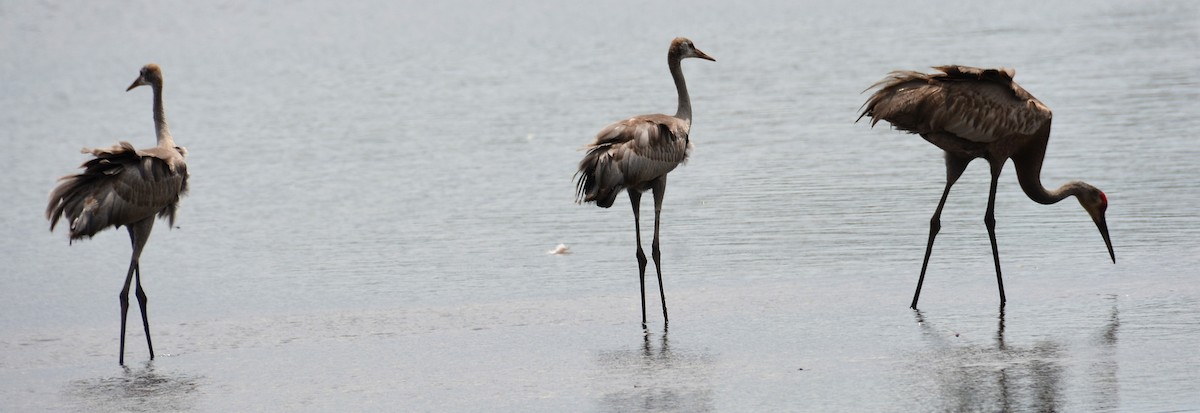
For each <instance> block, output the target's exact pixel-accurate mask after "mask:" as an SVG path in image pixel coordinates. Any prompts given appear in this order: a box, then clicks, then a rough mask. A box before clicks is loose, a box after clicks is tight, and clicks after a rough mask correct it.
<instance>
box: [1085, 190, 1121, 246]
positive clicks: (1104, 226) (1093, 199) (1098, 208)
mask: <svg viewBox="0 0 1200 413" xmlns="http://www.w3.org/2000/svg"><path fill="white" fill-rule="evenodd" d="M1084 185H1087V184H1084ZM1084 188H1085V190H1084V191H1082V192H1080V193H1078V194H1076V195H1075V198H1076V199H1078V200H1079V204H1080V205H1083V209H1084V210H1086V211H1087V212H1088V215H1091V216H1092V222H1095V223H1096V228H1097V229H1099V230H1100V236H1101V237H1104V245H1105V246H1107V247H1108V257H1109V258H1111V259H1112V262H1113V263H1114V264H1116V263H1117V256H1116V254H1114V253H1113V247H1112V240H1110V239H1109V238H1108V221H1106V220H1105V219H1104V211H1105V210H1107V209H1108V197H1107V196H1105V195H1104V192H1103V191H1101V190H1099V189H1096V187H1093V186H1091V185H1087V186H1085V187H1084Z"/></svg>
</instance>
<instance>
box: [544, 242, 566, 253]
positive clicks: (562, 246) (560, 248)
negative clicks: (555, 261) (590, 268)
mask: <svg viewBox="0 0 1200 413" xmlns="http://www.w3.org/2000/svg"><path fill="white" fill-rule="evenodd" d="M546 253H547V254H550V255H567V254H570V253H571V247H568V246H567V244H558V246H557V247H554V249H552V250H550V251H546Z"/></svg>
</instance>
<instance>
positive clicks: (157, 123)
mask: <svg viewBox="0 0 1200 413" xmlns="http://www.w3.org/2000/svg"><path fill="white" fill-rule="evenodd" d="M150 87H151V88H152V89H154V135H155V136H156V137H157V138H158V146H162V147H168V148H173V147H175V140H174V139H172V138H171V129H170V128H169V127H168V126H167V112H166V110H165V109H163V98H162V89H163V86H162V83H153V84H151V85H150Z"/></svg>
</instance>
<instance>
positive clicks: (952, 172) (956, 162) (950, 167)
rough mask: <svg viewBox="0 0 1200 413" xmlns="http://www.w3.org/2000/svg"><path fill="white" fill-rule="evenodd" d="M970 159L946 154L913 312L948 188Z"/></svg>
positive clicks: (940, 225) (940, 220) (913, 301)
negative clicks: (942, 180)
mask: <svg viewBox="0 0 1200 413" xmlns="http://www.w3.org/2000/svg"><path fill="white" fill-rule="evenodd" d="M972 159H973V158H963V157H957V156H953V155H951V154H949V153H946V189H944V190H942V199H941V200H939V201H938V206H937V209H936V210H934V211H933V217H931V218H929V241H928V243H926V244H925V260H924V261H923V262H922V263H921V277H920V278H918V279H917V292H916V293H913V300H912V305H910V306H909V308H912V309H914V310H915V309H916V308H917V300H918V299H920V298H921V286H922V285H924V284H925V270H926V269H928V268H929V256H930V255H931V254H933V240H934V238H937V234H938V231H940V230H941V229H942V208H943V207H945V206H946V198H947V197H949V196H950V187H952V186H954V183H955V182H958V178H959V177H961V176H962V174H963V171H965V170H967V165H968V164H970V163H971V160H972Z"/></svg>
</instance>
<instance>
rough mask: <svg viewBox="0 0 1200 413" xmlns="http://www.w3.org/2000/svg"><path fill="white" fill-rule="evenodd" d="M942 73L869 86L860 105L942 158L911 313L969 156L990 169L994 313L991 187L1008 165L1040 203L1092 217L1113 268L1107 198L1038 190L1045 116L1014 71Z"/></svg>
mask: <svg viewBox="0 0 1200 413" xmlns="http://www.w3.org/2000/svg"><path fill="white" fill-rule="evenodd" d="M934 69H936V70H938V71H940V72H941V73H935V74H925V73H920V72H914V71H895V72H892V73H891V74H890V75H889V76H888V77H886V78H884V79H883V80H881V81H879V82H878V83H876V84H874V85H872V86H871V87H869V88H867V90H870V89H874V88H878V90H877V91H875V93H874V94H872V95H871V97H870V98H868V99H867V101H866V103H864V104H863V109H862V113H861V114H860V115H859V117H858V118H859V119H862V118H863V117H864V116H866V117H870V118H871V126H874V125H875V124H876V123H877V122H879V121H881V120H886V121H888V123H891V124H892V126H894V127H895V128H897V129H900V130H902V131H905V132H909V133H914V134H918V135H921V137H922V138H925V140H927V141H929V143H932V144H934V145H936V146H937V147H939V148H941V149H942V150H943V151H945V152H946V188H945V190H943V191H942V198H941V200H940V201H938V206H937V209H936V210H935V211H934V213H933V217H932V218H930V220H929V240H928V243H927V244H926V246H925V260H924V262H923V263H922V264H921V276H920V278H919V279H918V280H917V291H916V293H915V294H913V300H912V305H911V307H912V308H914V309H915V308H917V299H918V298H919V297H920V295H921V285H922V284H923V283H924V282H925V270H926V269H927V267H928V266H929V256H930V254H931V252H932V251H933V240H934V238H935V237H936V236H937V233H938V230H939V229H940V228H941V215H942V207H943V206H945V204H946V197H947V196H949V195H950V187H951V186H953V185H954V182H956V181H957V180H958V178H959V177H960V176H962V173H963V171H964V170H966V168H967V164H968V163H970V162H971V161H972V160H974V159H975V158H983V159H986V160H987V161H988V164H989V166H990V167H991V175H992V182H991V189H990V190H989V193H988V206H987V212H986V213H985V214H984V219H983V221H984V224H985V225H986V226H987V230H988V238H989V239H990V240H991V244H992V258H993V260H994V261H995V264H996V283H997V285H998V286H999V288H1000V307H1001V308H1003V307H1004V303H1005V297H1004V281H1003V279H1002V278H1001V275H1000V253H999V251H998V249H997V246H996V219H995V207H996V183H997V181H998V179H999V178H1000V171H1001V170H1002V169H1003V168H1004V163H1005V162H1006V161H1007V160H1009V159H1012V161H1013V166H1014V168H1015V169H1016V171H1017V182H1019V183H1020V185H1021V189H1022V190H1023V191H1024V192H1025V195H1027V196H1028V197H1029V199H1032V200H1033V201H1034V202H1037V203H1040V204H1054V203H1057V202H1058V201H1061V200H1063V199H1065V198H1067V197H1070V196H1074V197H1075V199H1076V200H1078V201H1079V204H1080V205H1081V206H1083V209H1084V210H1085V211H1087V213H1088V215H1090V216H1091V218H1092V221H1093V222H1094V223H1095V224H1096V228H1097V229H1099V230H1100V235H1101V236H1102V237H1103V238H1104V244H1105V246H1107V247H1108V255H1109V258H1111V259H1112V261H1113V262H1114V263H1116V262H1117V258H1116V255H1115V254H1114V253H1113V247H1112V241H1110V240H1109V236H1108V224H1107V222H1106V221H1105V218H1104V212H1105V210H1107V209H1108V198H1107V197H1106V196H1105V195H1104V192H1101V191H1100V190H1099V189H1096V187H1094V186H1091V185H1089V184H1087V183H1085V182H1082V181H1071V182H1068V183H1066V184H1065V185H1063V186H1061V187H1059V188H1058V189H1055V190H1052V191H1051V190H1047V189H1046V188H1045V187H1043V186H1042V182H1041V171H1042V160H1043V158H1044V157H1045V154H1046V144H1047V142H1048V141H1049V139H1050V120H1051V117H1052V116H1051V112H1050V109H1049V108H1047V107H1046V105H1044V104H1042V102H1041V101H1039V100H1037V98H1034V97H1033V95H1031V94H1029V92H1027V91H1025V89H1024V88H1022V87H1021V86H1020V85H1018V84H1017V83H1016V82H1013V76H1014V75H1015V71H1014V70H1012V69H1008V68H1000V69H981V68H976V67H969V66H939V67H935V68H934Z"/></svg>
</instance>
